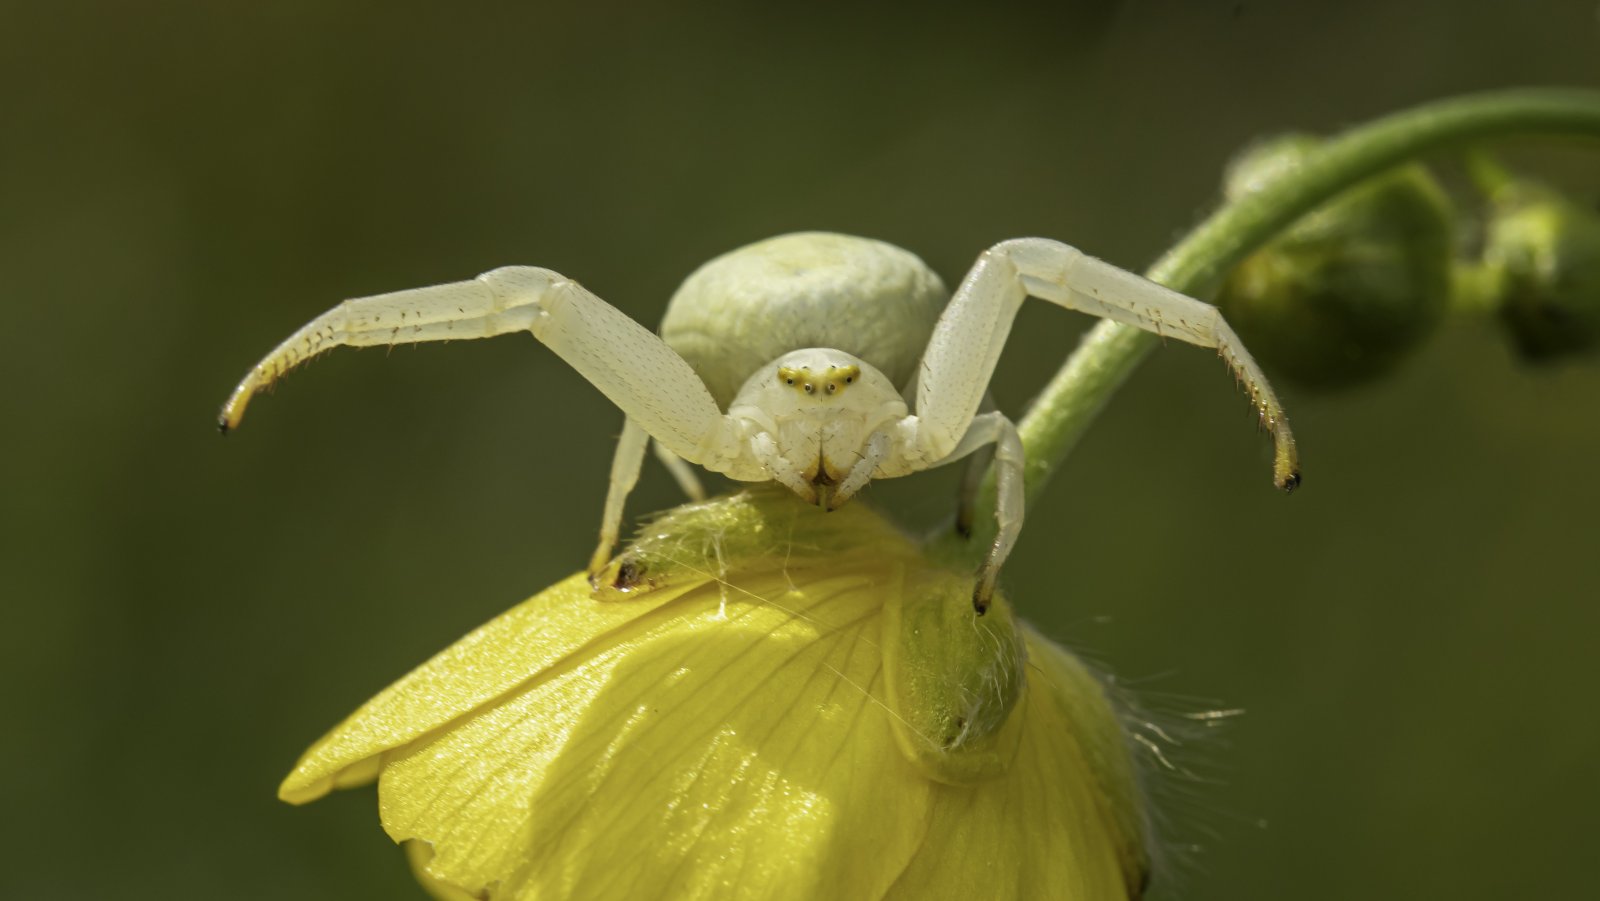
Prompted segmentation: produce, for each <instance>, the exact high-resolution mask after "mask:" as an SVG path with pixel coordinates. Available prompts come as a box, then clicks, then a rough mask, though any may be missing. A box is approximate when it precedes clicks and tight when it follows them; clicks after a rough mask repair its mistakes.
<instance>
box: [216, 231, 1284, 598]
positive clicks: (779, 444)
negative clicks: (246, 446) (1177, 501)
mask: <svg viewBox="0 0 1600 901" xmlns="http://www.w3.org/2000/svg"><path fill="white" fill-rule="evenodd" d="M1027 297H1039V298H1042V299H1045V300H1049V301H1053V302H1055V303H1057V304H1060V305H1061V306H1064V307H1067V308H1068V309H1074V310H1080V311H1082V312H1085V313H1090V314H1092V315H1095V316H1102V317H1105V318H1107V319H1114V320H1116V321H1118V322H1123V323H1128V324H1131V325H1135V326H1138V327H1140V328H1144V329H1147V330H1149V331H1152V332H1156V333H1158V334H1161V335H1164V336H1168V337H1173V338H1178V339H1180V340H1183V341H1187V342H1190V343H1193V344H1199V345H1202V346H1206V347H1214V348H1216V349H1217V352H1218V353H1219V354H1220V355H1221V356H1222V357H1223V358H1224V359H1225V360H1226V361H1227V362H1228V365H1229V366H1230V367H1231V368H1232V370H1233V371H1234V373H1235V375H1236V376H1237V377H1238V378H1239V379H1240V380H1241V381H1242V382H1243V384H1244V385H1245V387H1246V388H1247V390H1248V391H1249V393H1250V397H1251V400H1252V401H1253V402H1254V404H1255V406H1256V409H1257V411H1258V413H1259V415H1260V417H1261V420H1262V422H1263V423H1264V424H1265V425H1266V426H1267V427H1268V428H1269V429H1270V430H1271V433H1272V436H1273V439H1274V441H1275V443H1276V446H1277V460H1276V466H1275V479H1276V481H1277V484H1278V485H1279V487H1281V488H1284V489H1292V488H1294V486H1295V485H1296V484H1298V482H1299V474H1298V466H1297V463H1296V460H1295V452H1294V438H1293V436H1292V435H1291V433H1290V431H1289V424H1288V422H1287V420H1286V419H1285V418H1284V415H1283V411H1282V409H1281V408H1280V407H1279V405H1278V401H1277V398H1276V397H1274V395H1273V393H1272V389H1271V387H1270V386H1269V385H1268V383H1267V380H1266V378H1265V377H1264V376H1263V375H1262V373H1261V371H1260V370H1259V368H1257V366H1256V364H1255V361H1254V360H1252V359H1251V357H1250V355H1249V354H1248V353H1247V352H1246V351H1245V349H1244V347H1243V346H1242V345H1241V344H1240V343H1239V340H1238V338H1237V336H1235V335H1234V333H1233V330H1232V329H1230V328H1229V327H1228V325H1227V323H1226V322H1224V321H1223V319H1222V316H1221V315H1220V314H1219V313H1218V312H1217V310H1216V308H1215V307H1212V306H1210V305H1208V304H1205V303H1202V302H1201V301H1198V300H1195V299H1193V298H1190V297H1186V296H1184V295H1182V294H1178V293H1176V292H1173V291H1170V290H1168V289H1166V288H1163V287H1161V286H1160V285H1157V284H1155V283H1154V282H1150V281H1147V280H1145V279H1143V278H1140V277H1139V276H1137V275H1134V274H1132V273H1130V272H1127V271H1125V270H1122V269H1119V268H1117V267H1116V266H1112V265H1110V264H1108V263H1104V262H1102V261H1100V260H1097V259H1095V258H1093V257H1089V256H1086V255H1084V254H1083V253H1081V252H1080V251H1078V250H1076V249H1074V248H1072V247H1069V246H1067V245H1065V244H1061V243H1059V242H1056V241H1051V240H1047V239H1043V238H1020V239H1016V240H1012V241H1005V242H1003V243H1000V244H997V245H995V246H994V247H992V248H990V249H989V250H987V251H984V253H983V254H982V255H981V256H980V257H979V258H978V262H977V263H976V264H975V265H974V266H973V267H972V269H971V271H969V272H968V273H967V276H966V278H965V279H963V280H962V282H961V285H960V287H958V288H957V289H956V291H955V294H954V295H947V292H946V291H945V289H944V286H943V284H942V283H941V282H940V280H939V278H938V276H937V275H935V274H934V273H933V271H932V270H930V269H929V268H928V267H927V266H926V264H924V263H923V262H922V261H921V260H920V259H918V258H917V257H915V256H913V255H912V254H910V253H908V252H906V251H904V250H901V249H899V248H897V247H893V246H891V245H888V244H885V243H882V242H880V241H873V240H868V239H865V238H855V237H849V236H846V235H835V234H825V233H801V234H793V235H785V236H782V237H778V238H773V239H770V240H767V241H762V242H760V243H757V244H752V245H749V246H747V247H743V248H740V249H739V250H735V251H733V252H731V253H728V254H725V255H723V256H721V257H718V258H717V259H715V260H712V261H711V262H709V263H707V264H706V265H704V266H702V267H701V268H700V269H699V270H698V271H696V272H695V273H694V274H693V275H691V276H690V277H689V279H688V280H687V281H685V282H684V284H683V286H682V287H681V288H680V289H679V290H678V292H677V294H676V295H675V296H674V297H673V299H672V302H671V304H670V305H669V306H668V308H667V314H666V317H665V318H664V319H663V321H662V324H661V334H660V335H659V336H658V335H656V334H654V333H652V332H651V331H649V330H648V329H646V328H645V327H643V326H641V325H639V324H638V323H637V322H635V321H633V320H632V319H630V318H628V316H626V315H625V314H623V313H622V312H621V311H619V310H617V309H616V308H615V307H613V306H611V305H610V304H608V303H606V302H605V301H603V300H601V299H600V298H598V297H596V296H595V295H593V294H591V293H589V292H588V291H587V290H585V289H584V288H583V287H582V286H580V285H579V284H578V283H577V282H575V281H572V280H571V279H569V278H566V277H565V276H562V275H559V274H557V273H555V272H551V271H550V270H548V269H538V268H534V267H531V266H508V267H505V268H502V269H495V270H493V271H491V272H486V273H484V274H483V275H480V276H478V277H477V278H475V279H472V280H471V281H464V282H454V283H451V284H446V285H437V286H434V287H431V288H417V289H414V290H410V291H398V292H395V293H392V294H380V295H377V296H374V297H362V298H356V299H353V300H347V301H345V302H343V303H341V304H339V305H338V306H336V307H334V308H333V309H332V310H330V311H328V312H327V313H324V314H323V315H321V316H319V317H317V318H316V319H314V320H312V321H311V322H310V323H308V324H307V325H305V326H304V327H303V328H301V329H300V330H299V331H298V332H295V333H294V334H293V335H291V336H290V337H289V338H288V340H286V341H284V342H283V343H282V344H280V345H278V347H277V348H275V349H274V350H273V351H272V352H271V353H270V354H268V355H267V356H266V358H265V359H263V360H262V361H261V362H260V363H258V364H257V365H256V366H255V368H254V369H252V370H250V372H249V373H248V374H247V375H246V376H245V378H244V380H243V381H241V382H240V383H239V387H238V388H237V389H235V391H234V393H233V395H232V396H231V397H230V398H229V399H228V402H227V404H226V405H224V407H223V409H222V415H221V420H220V424H221V427H222V429H223V430H224V431H227V430H229V429H231V428H234V427H235V426H237V425H238V424H239V421H240V419H241V418H242V417H243V415H244V410H245V406H246V404H248V403H249V401H250V398H251V397H252V396H254V395H255V393H256V392H258V391H260V390H262V389H263V388H265V387H267V386H268V385H270V384H272V383H273V382H274V381H276V380H277V379H278V378H280V377H281V376H282V375H283V374H284V373H285V372H287V371H288V370H289V369H291V368H293V367H294V366H296V365H299V364H300V363H302V362H304V361H306V360H308V359H310V358H311V357H313V356H315V355H317V354H318V353H321V352H322V351H325V350H329V349H331V348H334V347H339V346H352V347H363V346H371V345H391V344H401V343H410V342H419V341H438V340H450V339H462V338H486V337H490V336H494V335H502V334H506V333H508V332H521V331H527V332H532V333H533V336H534V337H535V338H537V339H539V340H540V341H541V342H543V343H544V344H545V345H546V346H548V347H549V348H550V349H551V350H553V351H555V352H556V353H557V354H558V355H559V356H560V357H561V358H562V359H564V360H566V361H567V362H568V363H569V364H571V366H572V367H573V368H574V369H576V370H578V372H579V373H580V374H582V375H583V377H584V378H586V379H588V380H589V381H590V382H591V383H593V384H594V386H595V387H596V388H599V389H600V391H601V392H602V393H603V394H605V396H606V397H608V398H610V400H611V402H612V403H614V404H616V405H617V406H618V407H620V408H621V409H622V411H623V413H625V414H626V416H627V420H626V423H625V425H624V427H623V432H622V438H621V440H620V442H619V444H618V448H617V454H616V458H615V460H614V462H613V464H612V468H611V486H610V490H609V492H608V494H607V497H606V504H605V512H604V516H603V519H602V525H601V530H600V544H599V547H598V548H597V549H596V550H595V554H594V557H593V560H592V561H591V564H590V571H591V572H598V571H599V570H600V569H601V568H603V567H604V566H605V564H606V563H607V561H608V560H609V559H610V556H611V550H612V548H613V547H614V545H615V544H616V540H617V536H618V534H619V531H620V528H621V524H622V510H623V502H624V500H625V499H626V498H627V495H628V492H629V491H631V490H632V488H633V486H634V484H635V483H636V482H637V480H638V476H639V469H640V467H641V465H642V464H643V461H644V454H645V450H646V448H647V446H648V445H649V444H650V442H651V439H654V443H655V445H656V448H657V452H658V455H659V456H660V457H661V458H662V460H663V462H665V463H666V464H667V466H668V468H669V469H670V470H671V471H672V473H673V475H674V476H675V477H676V478H677V479H678V481H679V483H680V484H681V485H683V486H684V489H685V490H686V491H687V492H688V493H689V494H690V495H691V496H698V495H699V494H700V493H701V492H700V488H699V484H698V480H697V479H696V478H695V476H694V473H693V471H692V470H691V469H690V468H689V467H688V466H686V465H684V461H688V462H690V463H695V464H698V465H700V466H703V467H705V468H706V469H709V470H711V471H713V472H719V473H722V474H724V475H726V476H728V477H729V478H732V479H735V480H737V481H742V482H764V481H777V482H779V483H781V484H783V485H784V486H786V487H788V488H789V489H790V490H792V491H793V492H794V493H795V494H797V495H799V496H800V497H801V498H802V499H804V500H805V501H806V502H807V503H814V504H818V505H820V506H823V507H825V508H827V509H830V510H831V509H835V508H837V507H838V506H839V505H840V504H843V503H844V502H845V501H847V500H849V499H850V498H851V497H852V496H854V495H855V494H856V493H857V492H858V491H860V490H861V489H862V487H864V486H865V485H866V484H867V483H868V482H869V481H871V480H872V479H884V478H894V477H896V476H903V475H909V474H910V473H913V472H918V471H920V470H923V469H928V468H930V467H934V466H940V465H943V464H945V463H949V462H952V461H955V460H959V459H961V458H962V457H965V456H967V455H968V454H970V453H972V452H973V451H975V450H978V449H979V448H982V447H986V446H989V445H993V446H994V449H995V453H994V466H995V472H996V487H997V493H996V506H995V518H996V522H997V525H998V529H997V531H996V535H995V538H994V541H993V544H992V545H991V547H990V548H989V551H988V555H987V557H986V559H985V560H984V563H983V564H982V566H981V567H980V569H979V572H978V575H977V583H976V586H975V587H974V590H973V604H974V606H975V607H976V609H977V610H978V612H980V613H982V612H983V611H984V609H985V608H986V607H987V605H988V603H989V598H990V596H991V595H992V593H993V591H994V585H995V578H996V576H997V574H998V573H999V570H1000V565H1001V564H1002V563H1004V562H1005V559H1006V556H1007V554H1009V553H1010V551H1011V547H1012V545H1013V544H1014V543H1015V541H1016V538H1017V533H1018V531H1019V530H1020V529H1021V527H1022V498H1023V491H1022V469H1023V449H1022V443H1021V441H1020V440H1019V439H1018V437H1017V430H1016V427H1015V426H1014V425H1013V424H1012V423H1011V420H1009V419H1008V418H1006V416H1005V415H1004V414H1002V413H999V412H985V413H980V412H979V408H980V406H981V405H982V403H983V401H984V396H985V394H986V393H987V391H988V385H989V378H990V376H991V375H992V374H993V373H994V368H995V365H996V363H997V362H998V361H999V358H1000V353H1001V350H1002V349H1003V347H1004V346H1005V341H1006V336H1007V335H1008V334H1009V333H1010V331H1011V323H1012V320H1013V319H1014V318H1015V317H1016V314H1017V309H1018V308H1019V307H1020V306H1021V304H1022V301H1023V300H1024V299H1026V298H1027ZM975 484H976V483H975V482H969V485H975ZM963 503H964V506H970V503H971V491H970V489H969V491H968V495H967V497H966V498H965V499H964V501H963Z"/></svg>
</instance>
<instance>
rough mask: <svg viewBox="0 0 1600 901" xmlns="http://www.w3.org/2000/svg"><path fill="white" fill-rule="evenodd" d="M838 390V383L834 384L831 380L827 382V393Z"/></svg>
mask: <svg viewBox="0 0 1600 901" xmlns="http://www.w3.org/2000/svg"><path fill="white" fill-rule="evenodd" d="M838 390H839V386H838V385H835V384H834V383H832V382H829V383H828V393H829V394H832V393H833V392H835V391H838Z"/></svg>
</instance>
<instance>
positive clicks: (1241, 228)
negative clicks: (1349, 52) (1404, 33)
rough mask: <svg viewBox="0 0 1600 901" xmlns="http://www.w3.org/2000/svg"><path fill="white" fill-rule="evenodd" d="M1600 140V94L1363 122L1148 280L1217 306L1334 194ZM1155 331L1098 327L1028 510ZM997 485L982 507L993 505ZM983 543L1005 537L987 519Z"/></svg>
mask: <svg viewBox="0 0 1600 901" xmlns="http://www.w3.org/2000/svg"><path fill="white" fill-rule="evenodd" d="M1527 135H1541V136H1566V137H1591V138H1600V92H1595V91H1579V90H1566V89H1554V88H1550V89H1522V90H1508V91H1496V92H1491V93H1485V94H1473V95H1468V96H1465V97H1457V98H1453V99H1449V100H1441V101H1437V102H1433V103H1427V104H1423V105H1421V106H1417V107H1413V108H1411V109H1409V110H1403V111H1401V112H1398V113H1393V114H1391V115H1388V116H1385V117H1383V118H1381V119H1377V120H1375V121H1373V122H1370V123H1368V124H1366V125H1362V126H1358V127H1356V128H1354V129H1351V130H1350V131H1348V132H1346V133H1344V134H1343V135H1341V136H1339V137H1336V138H1334V139H1332V140H1330V141H1328V142H1327V143H1326V144H1325V145H1324V146H1323V147H1322V149H1321V150H1320V151H1319V152H1318V153H1317V154H1316V155H1314V156H1313V157H1311V158H1310V159H1308V160H1306V161H1305V163H1304V164H1303V165H1302V166H1300V167H1299V168H1298V169H1296V170H1295V172H1294V173H1293V174H1292V175H1289V176H1286V177H1284V178H1281V179H1278V180H1277V181H1275V182H1273V183H1271V184H1269V185H1267V186H1264V187H1263V188H1262V189H1261V190H1259V191H1256V192H1253V193H1251V194H1249V195H1247V196H1244V197H1241V198H1239V199H1238V200H1236V201H1233V202H1231V203H1228V204H1226V205H1224V206H1222V207H1221V208H1220V209H1218V210H1217V211H1216V212H1215V213H1213V214H1212V215H1211V216H1210V217H1208V218H1207V219H1206V220H1205V221H1204V222H1202V223H1200V224H1199V225H1198V226H1196V227H1195V228H1194V230H1193V231H1191V232H1190V233H1189V234H1188V235H1187V236H1186V237H1185V238H1184V239H1183V240H1182V241H1180V242H1178V244H1177V245H1175V246H1174V247H1173V248H1172V249H1171V250H1168V251H1167V252H1166V254H1164V255H1163V256H1162V257H1161V259H1159V260H1157V261H1156V263H1155V265H1153V266H1151V267H1150V269H1149V271H1148V272H1147V273H1146V275H1147V276H1148V277H1149V278H1151V279H1152V280H1154V281H1157V282H1160V283H1161V284H1164V285H1166V286H1167V287H1169V288H1172V289H1174V290H1176V291H1181V292H1183V293H1185V294H1189V295H1192V296H1196V297H1201V298H1205V297H1207V296H1209V295H1210V294H1211V293H1212V292H1213V291H1214V290H1215V288H1216V286H1217V284H1218V282H1219V281H1220V280H1221V279H1222V277H1223V276H1224V275H1226V274H1227V273H1228V271H1229V270H1231V269H1232V268H1233V267H1234V266H1236V265H1237V264H1238V263H1239V262H1240V261H1241V260H1243V259H1244V258H1245V257H1246V256H1248V255H1249V254H1250V253H1252V252H1254V251H1255V250H1256V249H1257V248H1258V247H1260V246H1261V245H1262V244H1264V243H1266V242H1267V241H1269V240H1270V239H1272V238H1273V237H1274V236H1275V235H1276V234H1278V233H1279V232H1280V231H1282V230H1283V229H1284V228H1287V227H1288V226H1289V225H1291V224H1292V223H1293V222H1294V221H1295V220H1296V219H1298V218H1299V217H1300V216H1302V215H1304V214H1306V213H1308V212H1310V211H1311V210H1313V209H1315V208H1316V207H1317V206H1319V205H1321V204H1322V203H1324V202H1325V201H1327V200H1328V199H1329V198H1331V197H1333V196H1334V195H1336V194H1338V193H1339V192H1341V191H1344V190H1345V189H1347V188H1350V187H1352V186H1354V185H1355V184H1357V183H1359V182H1361V181H1363V180H1365V179H1367V178H1370V177H1371V176H1373V175H1376V174H1378V173H1380V172H1384V171H1386V170H1388V169H1391V168H1393V167H1395V166H1397V165H1401V164H1403V163H1407V162H1410V161H1412V160H1414V159H1415V158H1417V157H1420V156H1423V155H1426V154H1430V153H1434V152H1437V151H1439V150H1442V149H1446V148H1450V147H1456V146H1460V145H1464V144H1470V143H1473V142H1478V141H1482V140H1485V139H1489V138H1505V137H1510V136H1527ZM1157 340H1158V339H1157V338H1156V336H1155V335H1153V334H1151V333H1149V332H1146V331H1142V330H1140V329H1137V328H1134V327H1132V326H1127V325H1121V324H1119V323H1115V322H1110V321H1103V322H1100V323H1098V324H1097V325H1095V326H1094V327H1093V328H1092V329H1090V330H1089V332H1088V334H1086V335H1085V336H1084V338H1083V341H1082V343H1080V344H1079V346H1078V348H1077V350H1075V351H1074V352H1073V353H1072V355H1071V356H1070V357H1068V358H1067V361H1066V363H1065V364H1063V365H1062V367H1061V370H1060V371H1059V372H1058V373H1057V374H1056V376H1055V377H1054V378H1053V379H1051V381H1050V383H1049V385H1048V386H1046V388H1045V390H1044V391H1043V392H1042V393H1041V394H1040V396H1039V399H1038V400H1037V401H1036V402H1035V403H1034V405H1033V406H1032V407H1031V408H1030V409H1029V410H1028V413H1027V415H1026V416H1024V417H1023V418H1022V420H1021V421H1020V422H1019V423H1018V429H1019V431H1020V432H1021V435H1022V443H1023V446H1024V448H1025V449H1026V451H1027V461H1028V462H1027V468H1026V471H1025V480H1026V486H1027V488H1026V490H1027V503H1028V504H1029V505H1032V504H1034V503H1036V502H1037V501H1038V498H1039V494H1040V492H1041V491H1042V490H1043V489H1044V486H1045V485H1046V484H1047V483H1048V482H1049V481H1050V477H1051V475H1053V474H1054V473H1055V471H1056V469H1057V468H1058V467H1059V466H1060V465H1061V463H1062V461H1063V460H1064V459H1066V456H1067V454H1068V453H1069V452H1070V451H1071V450H1072V448H1073V447H1074V446H1075V445H1076V444H1077V442H1078V439H1079V438H1080V437H1081V436H1082V435H1083V433H1084V431H1085V430H1086V429H1087V428H1088V426H1089V423H1090V422H1092V421H1093V420H1094V418H1095V416H1096V414H1098V413H1099V412H1100V409H1101V407H1102V406H1104V405H1105V403H1106V401H1107V400H1109V399H1110V397H1111V395H1112V394H1113V393H1115V392H1116V390H1117V388H1118V387H1120V386H1121V385H1122V382H1123V380H1125V379H1126V378H1127V377H1128V375H1129V374H1130V373H1131V372H1132V371H1133V370H1134V368H1135V367H1137V366H1138V365H1139V363H1140V362H1141V361H1142V360H1143V359H1144V357H1145V354H1146V353H1148V352H1149V351H1150V349H1151V348H1152V347H1154V346H1155V344H1156V342H1157ZM993 504H994V478H993V474H992V473H991V474H990V475H989V476H988V477H986V478H985V480H984V484H983V489H982V491H981V493H980V496H979V501H978V506H977V509H979V510H989V509H993ZM975 525H976V527H977V528H976V530H975V532H974V538H975V539H976V540H975V541H973V542H972V545H971V546H972V547H976V548H982V547H984V546H985V545H986V544H987V541H988V540H989V538H991V537H992V535H993V528H994V526H993V523H992V522H989V521H987V518H984V519H983V520H980V522H978V523H976V524H975Z"/></svg>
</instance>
